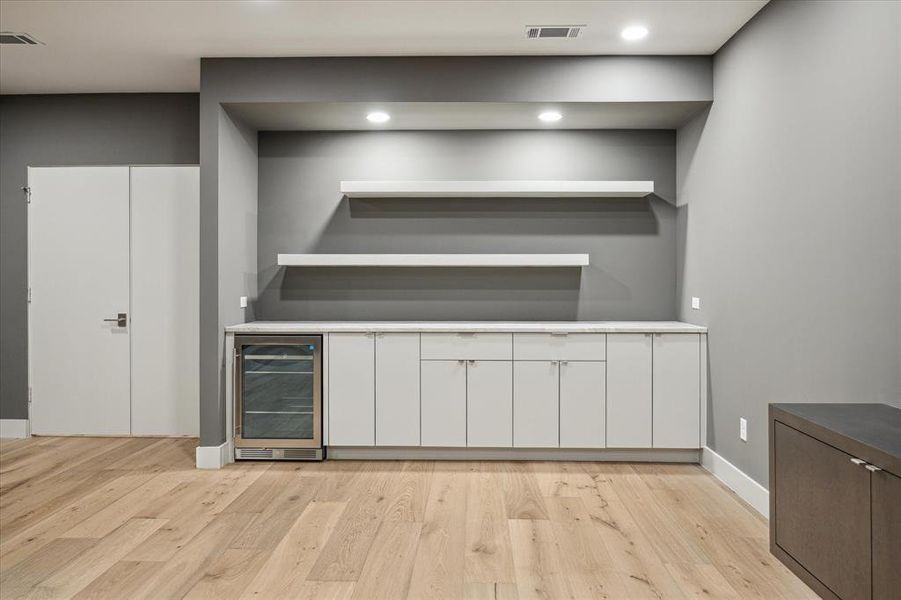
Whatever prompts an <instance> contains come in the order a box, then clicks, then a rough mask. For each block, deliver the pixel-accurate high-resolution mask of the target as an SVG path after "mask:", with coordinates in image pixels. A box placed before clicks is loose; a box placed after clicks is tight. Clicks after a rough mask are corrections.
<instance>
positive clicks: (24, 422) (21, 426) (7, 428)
mask: <svg viewBox="0 0 901 600" xmlns="http://www.w3.org/2000/svg"><path fill="white" fill-rule="evenodd" d="M29 425H30V423H29V422H28V419H0V438H6V439H23V438H27V437H31V428H30V427H29Z"/></svg>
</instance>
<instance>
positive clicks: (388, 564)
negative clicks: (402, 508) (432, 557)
mask: <svg viewBox="0 0 901 600" xmlns="http://www.w3.org/2000/svg"><path fill="white" fill-rule="evenodd" d="M421 529H422V523H415V522H410V521H405V520H396V519H394V520H386V521H383V522H382V524H381V526H380V527H379V530H378V532H377V533H376V536H375V539H373V540H372V546H370V548H369V555H368V556H367V557H366V562H365V563H364V564H363V570H362V571H361V572H360V577H359V578H358V579H357V582H356V585H355V586H354V595H353V598H356V599H357V600H393V599H394V598H405V597H406V596H407V590H408V589H409V587H410V575H411V574H412V572H413V561H414V560H415V559H416V550H417V546H418V545H419V534H420V532H421ZM385 573H391V576H390V577H386V576H385Z"/></svg>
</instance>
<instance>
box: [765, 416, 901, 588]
mask: <svg viewBox="0 0 901 600" xmlns="http://www.w3.org/2000/svg"><path fill="white" fill-rule="evenodd" d="M899 446H901V410H899V409H897V408H892V407H889V406H886V405H874V404H856V405H852V404H828V405H827V404H778V405H770V550H771V552H772V553H773V554H774V555H775V556H776V557H777V558H779V560H781V561H782V562H783V563H785V564H786V565H787V566H788V567H789V568H790V569H791V570H792V571H793V572H794V573H795V574H796V575H798V577H800V578H801V579H802V580H804V582H805V583H807V584H808V585H810V586H811V588H813V589H814V591H816V592H817V593H818V594H820V595H821V596H822V597H824V598H839V599H842V600H870V599H875V600H888V599H894V600H897V599H898V598H901V575H899V573H901V477H899V476H898V473H901V457H899V454H901V452H899V450H901V448H899Z"/></svg>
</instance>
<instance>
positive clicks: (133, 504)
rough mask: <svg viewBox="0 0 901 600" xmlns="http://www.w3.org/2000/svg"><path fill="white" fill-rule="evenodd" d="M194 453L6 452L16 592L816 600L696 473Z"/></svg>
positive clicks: (181, 446)
mask: <svg viewBox="0 0 901 600" xmlns="http://www.w3.org/2000/svg"><path fill="white" fill-rule="evenodd" d="M196 444H197V441H196V440H191V439H139V438H120V439H114V438H31V439H27V440H21V441H18V442H16V443H13V444H8V443H6V442H5V441H4V442H3V443H2V444H0V475H2V477H0V489H2V490H3V493H2V494H0V599H2V600H5V599H7V598H10V599H12V598H31V599H32V600H33V599H34V598H61V597H73V596H74V597H77V598H80V599H82V600H84V599H86V598H95V599H103V600H120V599H125V598H128V599H129V600H130V599H132V598H136V599H140V598H148V599H151V598H152V599H154V600H156V599H158V598H159V599H166V600H168V599H170V598H173V599H174V598H185V597H188V598H194V599H196V598H217V599H220V598H221V599H227V598H239V597H240V598H243V599H244V600H250V599H255V600H278V599H281V598H290V599H292V600H294V599H304V598H309V599H314V598H315V599H316V600H320V599H322V598H325V599H328V598H336V599H347V598H352V597H356V598H366V599H369V598H379V597H384V598H404V597H406V598H411V599H415V600H419V599H422V598H454V599H456V598H474V599H483V598H485V599H488V598H491V599H495V600H496V599H498V598H500V599H505V598H520V597H521V598H530V597H541V598H577V599H579V600H581V599H582V598H622V599H624V600H641V599H644V598H654V599H658V600H659V599H660V598H666V599H670V598H674V599H679V598H696V597H707V598H756V599H760V600H764V599H765V600H779V599H785V600H798V599H801V600H806V599H808V598H810V599H811V600H812V599H814V598H816V596H815V595H814V594H813V592H812V591H811V590H810V589H809V588H807V587H806V586H805V585H804V584H803V583H802V582H801V581H800V580H798V579H797V578H796V577H795V576H794V575H793V574H791V573H790V572H789V571H788V570H787V569H786V568H785V567H784V566H783V565H782V564H781V563H779V562H778V561H777V560H776V559H775V558H774V557H773V556H771V555H770V554H769V548H768V526H767V523H766V521H765V520H764V519H762V518H761V517H760V516H759V515H757V514H756V513H754V511H753V510H752V509H751V508H750V507H749V506H748V505H747V504H745V503H744V502H743V501H742V500H740V499H739V498H738V497H737V496H735V494H734V493H732V492H731V491H729V490H727V489H726V488H724V487H723V485H722V484H721V483H720V482H719V481H717V480H716V479H714V478H713V477H711V476H710V474H709V473H707V472H706V471H704V470H703V469H701V468H700V467H699V466H697V465H688V464H640V463H639V464H613V463H571V462H509V461H497V462H474V461H459V462H431V461H384V462H382V461H326V462H321V463H277V462H275V463H253V462H243V463H238V464H234V465H229V466H227V467H226V468H224V469H222V470H218V471H200V470H197V469H195V468H194V447H195V446H196ZM72 457H76V458H74V459H73V458H72ZM7 475H8V476H9V479H7Z"/></svg>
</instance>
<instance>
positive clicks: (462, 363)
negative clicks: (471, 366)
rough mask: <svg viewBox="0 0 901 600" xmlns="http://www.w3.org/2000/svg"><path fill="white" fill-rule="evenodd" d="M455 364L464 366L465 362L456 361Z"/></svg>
mask: <svg viewBox="0 0 901 600" xmlns="http://www.w3.org/2000/svg"><path fill="white" fill-rule="evenodd" d="M457 364H458V365H465V364H466V361H465V360H458V361H457Z"/></svg>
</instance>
